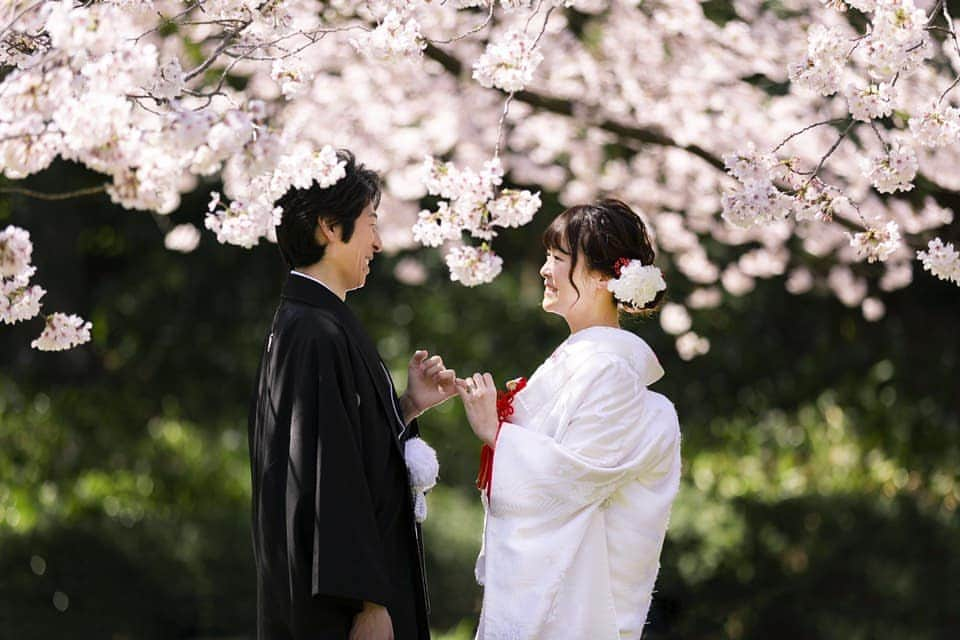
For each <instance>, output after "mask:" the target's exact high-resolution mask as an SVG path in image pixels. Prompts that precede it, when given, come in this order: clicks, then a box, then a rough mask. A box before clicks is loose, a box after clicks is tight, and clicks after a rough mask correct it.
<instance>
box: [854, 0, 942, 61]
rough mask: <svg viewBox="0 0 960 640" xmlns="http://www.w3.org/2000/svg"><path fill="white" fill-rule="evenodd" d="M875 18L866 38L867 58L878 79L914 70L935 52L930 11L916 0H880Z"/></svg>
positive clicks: (877, 2) (864, 50)
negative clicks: (929, 27)
mask: <svg viewBox="0 0 960 640" xmlns="http://www.w3.org/2000/svg"><path fill="white" fill-rule="evenodd" d="M871 17H872V21H873V28H872V31H871V32H870V34H869V35H868V36H867V37H866V41H865V43H864V47H863V58H864V60H865V61H866V63H867V68H868V70H869V72H870V75H872V76H873V77H874V78H878V79H884V78H893V77H895V76H897V75H902V74H906V73H911V72H913V71H914V70H916V68H917V67H918V66H919V65H920V64H922V63H923V61H924V60H926V59H927V58H929V57H930V56H931V55H932V47H931V46H930V43H929V41H928V36H927V32H926V26H927V14H926V12H925V11H924V10H923V9H919V8H917V7H916V6H915V5H914V3H913V0H877V1H876V2H875V3H873V9H872V16H871Z"/></svg>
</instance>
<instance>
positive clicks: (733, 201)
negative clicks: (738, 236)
mask: <svg viewBox="0 0 960 640" xmlns="http://www.w3.org/2000/svg"><path fill="white" fill-rule="evenodd" d="M723 161H724V165H725V166H726V168H727V172H728V173H729V174H730V175H732V176H733V177H734V178H736V179H737V180H738V181H739V183H740V184H739V185H738V188H737V189H735V190H733V191H728V192H727V193H725V194H724V195H723V198H722V200H721V205H722V207H723V219H724V220H726V221H727V222H729V223H730V224H732V225H734V226H736V227H740V228H743V229H749V228H750V227H753V226H755V225H764V224H768V223H771V222H774V221H776V220H782V219H783V218H785V217H786V216H788V215H789V214H790V212H791V210H792V207H793V203H792V201H791V198H790V196H788V195H787V194H785V193H783V192H781V191H780V189H778V188H777V186H776V185H775V184H774V182H773V180H774V168H775V167H776V165H777V160H776V158H774V157H773V156H772V155H769V154H761V153H757V152H756V150H755V149H753V147H752V146H748V148H747V150H746V151H745V152H741V153H732V154H728V155H726V156H724V159H723Z"/></svg>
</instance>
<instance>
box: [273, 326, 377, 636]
mask: <svg viewBox="0 0 960 640" xmlns="http://www.w3.org/2000/svg"><path fill="white" fill-rule="evenodd" d="M301 348H303V349H306V350H307V351H306V353H301V354H299V356H300V357H298V358H297V359H298V360H299V361H300V363H301V365H300V367H298V368H297V370H295V371H294V372H292V374H291V375H292V376H293V379H292V381H291V382H292V384H293V385H295V386H296V388H297V391H296V392H295V393H294V394H293V398H294V405H293V411H292V415H291V420H290V443H289V465H288V467H287V478H286V523H287V540H286V542H287V547H288V554H289V555H288V562H289V575H290V577H291V585H290V586H291V589H292V590H294V591H299V594H296V593H294V594H291V595H293V598H292V601H293V602H294V603H295V604H294V616H293V617H294V619H296V618H297V617H298V615H297V611H296V608H297V607H296V603H298V602H299V603H301V605H302V606H306V607H308V608H310V607H314V606H315V605H316V604H317V603H318V602H322V601H324V599H325V598H324V597H334V598H337V599H347V600H349V601H352V602H351V604H352V606H353V607H355V608H359V607H360V605H361V604H362V601H365V600H367V601H371V602H376V603H379V604H382V605H384V606H390V604H391V602H390V600H391V594H392V591H393V589H392V585H391V584H390V581H389V578H388V570H387V564H386V561H385V558H384V553H383V543H382V541H381V539H380V533H379V529H378V525H377V521H376V515H375V506H374V500H373V497H372V495H371V490H370V487H369V485H368V481H367V475H366V473H365V472H364V470H365V464H364V461H365V457H364V451H363V432H364V425H361V424H359V421H360V417H359V412H358V411H357V398H358V397H359V396H358V395H357V390H356V389H355V384H354V382H353V375H352V372H351V370H350V364H349V363H350V359H349V356H348V353H347V348H348V347H347V346H346V343H345V341H344V340H343V339H342V337H341V336H339V335H338V334H337V333H336V332H335V331H334V330H331V331H330V332H328V335H324V334H321V335H320V336H318V337H316V338H315V339H313V340H311V343H310V345H309V346H306V345H303V346H302V347H301ZM304 571H307V572H308V573H306V574H304ZM303 594H307V595H308V600H307V601H304V600H303V598H302V595H303ZM298 595H300V596H301V597H298ZM304 614H305V617H306V618H309V617H310V614H309V613H307V612H304Z"/></svg>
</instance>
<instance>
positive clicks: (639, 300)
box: [607, 258, 667, 309]
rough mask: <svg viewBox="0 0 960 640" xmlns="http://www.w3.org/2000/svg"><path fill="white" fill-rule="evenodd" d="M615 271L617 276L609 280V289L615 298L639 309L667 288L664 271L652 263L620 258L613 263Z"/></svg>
mask: <svg viewBox="0 0 960 640" xmlns="http://www.w3.org/2000/svg"><path fill="white" fill-rule="evenodd" d="M613 271H614V273H616V274H617V277H616V278H613V279H611V280H610V281H608V282H607V289H608V290H609V291H611V292H612V293H613V297H614V298H616V299H617V300H619V301H620V302H623V303H625V304H628V305H630V306H632V307H635V308H637V309H642V308H643V307H645V306H647V304H649V303H650V302H652V301H653V300H654V299H655V298H656V297H657V294H658V293H660V292H661V291H663V290H664V289H666V288H667V283H666V281H664V279H663V273H662V272H661V271H660V269H659V268H657V267H655V266H653V265H652V264H648V265H645V264H643V263H642V262H640V261H639V260H631V259H629V258H619V259H618V260H617V261H616V262H615V263H614V265H613Z"/></svg>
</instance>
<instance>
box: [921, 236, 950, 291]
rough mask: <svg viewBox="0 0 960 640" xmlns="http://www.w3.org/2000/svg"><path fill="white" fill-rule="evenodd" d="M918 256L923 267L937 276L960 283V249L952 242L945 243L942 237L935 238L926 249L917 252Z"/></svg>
mask: <svg viewBox="0 0 960 640" xmlns="http://www.w3.org/2000/svg"><path fill="white" fill-rule="evenodd" d="M917 258H918V259H919V260H920V262H921V263H922V264H923V268H924V269H926V270H927V271H929V272H930V273H932V274H933V275H935V276H936V277H938V278H940V279H941V280H947V281H948V282H953V283H954V284H957V285H960V251H957V250H956V249H955V248H954V247H953V243H952V242H947V243H944V242H943V240H941V239H940V238H934V239H933V240H931V241H930V242H929V243H928V244H927V250H926V251H918V252H917Z"/></svg>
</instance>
